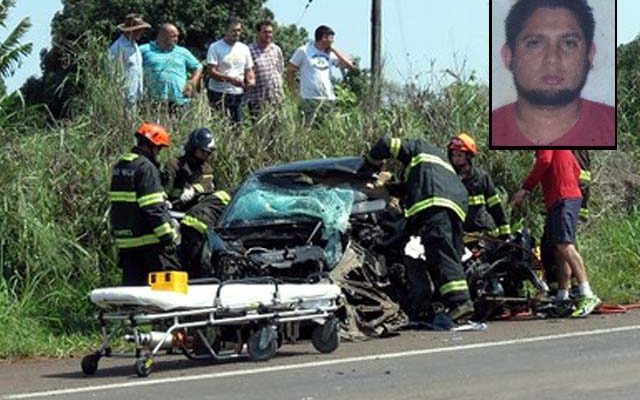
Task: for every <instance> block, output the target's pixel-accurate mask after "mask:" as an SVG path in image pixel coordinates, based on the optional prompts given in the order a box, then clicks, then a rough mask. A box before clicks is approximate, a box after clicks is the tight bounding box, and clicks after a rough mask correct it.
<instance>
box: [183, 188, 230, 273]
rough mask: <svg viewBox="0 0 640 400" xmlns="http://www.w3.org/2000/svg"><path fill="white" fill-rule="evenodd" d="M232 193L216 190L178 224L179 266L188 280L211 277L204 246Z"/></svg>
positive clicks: (207, 253)
mask: <svg viewBox="0 0 640 400" xmlns="http://www.w3.org/2000/svg"><path fill="white" fill-rule="evenodd" d="M231 197H232V193H230V192H227V191H224V190H218V191H216V192H214V193H212V194H210V195H207V196H205V197H204V198H203V199H202V200H200V202H199V203H198V204H196V205H195V206H193V207H191V208H190V209H189V211H187V213H186V215H185V216H184V218H183V219H182V220H181V221H180V234H181V236H182V241H181V244H180V251H179V255H180V262H181V264H182V265H183V267H184V268H185V270H186V271H187V272H188V273H189V277H190V278H202V277H206V276H209V275H210V274H211V272H212V271H211V251H210V250H211V249H210V248H209V247H208V246H205V244H206V243H207V239H209V236H210V235H209V232H210V230H211V229H212V228H213V227H214V226H215V224H216V222H218V218H220V215H222V212H223V211H224V209H225V208H226V206H227V205H228V204H229V202H230V201H231Z"/></svg>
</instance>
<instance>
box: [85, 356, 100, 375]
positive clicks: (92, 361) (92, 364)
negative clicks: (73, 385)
mask: <svg viewBox="0 0 640 400" xmlns="http://www.w3.org/2000/svg"><path fill="white" fill-rule="evenodd" d="M98 361H100V354H99V353H93V354H89V355H86V356H84V357H82V361H81V362H80V368H82V372H84V374H85V375H94V374H95V373H96V371H97V370H98Z"/></svg>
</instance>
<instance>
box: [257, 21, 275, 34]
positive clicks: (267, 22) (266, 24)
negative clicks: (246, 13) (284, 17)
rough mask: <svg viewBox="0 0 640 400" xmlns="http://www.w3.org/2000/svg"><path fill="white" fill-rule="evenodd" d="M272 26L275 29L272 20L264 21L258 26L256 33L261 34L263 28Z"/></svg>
mask: <svg viewBox="0 0 640 400" xmlns="http://www.w3.org/2000/svg"><path fill="white" fill-rule="evenodd" d="M265 26H270V27H272V28H273V21H272V20H270V19H263V20H262V21H260V22H258V23H257V24H256V32H260V31H261V30H262V28H263V27H265Z"/></svg>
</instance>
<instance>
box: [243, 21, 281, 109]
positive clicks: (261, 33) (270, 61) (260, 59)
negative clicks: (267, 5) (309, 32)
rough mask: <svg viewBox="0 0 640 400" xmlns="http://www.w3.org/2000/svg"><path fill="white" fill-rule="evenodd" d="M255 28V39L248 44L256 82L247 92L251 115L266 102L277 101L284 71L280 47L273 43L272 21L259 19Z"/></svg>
mask: <svg viewBox="0 0 640 400" xmlns="http://www.w3.org/2000/svg"><path fill="white" fill-rule="evenodd" d="M256 28H257V31H258V35H257V37H256V41H255V42H253V43H251V44H250V45H249V50H250V51H251V58H253V68H254V73H255V77H256V84H255V86H254V87H253V88H251V89H249V91H248V92H247V103H248V105H249V111H250V112H251V115H252V116H253V117H257V116H258V115H259V114H260V113H261V111H262V110H263V108H264V106H265V105H266V104H269V103H272V104H273V103H278V102H279V101H280V100H281V99H282V97H283V91H282V73H283V72H284V57H283V55H282V49H281V48H280V46H278V45H277V44H275V43H273V29H274V28H273V22H271V21H269V20H263V21H260V22H259V23H258V25H257V27H256Z"/></svg>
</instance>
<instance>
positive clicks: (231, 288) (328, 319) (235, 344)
mask: <svg viewBox="0 0 640 400" xmlns="http://www.w3.org/2000/svg"><path fill="white" fill-rule="evenodd" d="M341 298H342V294H341V291H340V288H339V287H338V286H337V285H335V284H332V283H279V282H277V281H275V280H274V279H271V278H252V279H244V280H238V281H225V282H217V281H216V280H211V279H209V280H200V282H199V283H198V284H193V283H192V282H189V284H188V286H187V285H183V286H180V285H174V286H171V285H169V286H166V287H162V286H161V285H156V287H153V286H136V287H109V288H101V289H95V290H93V291H92V292H91V293H90V299H91V301H92V302H93V303H94V304H95V305H96V306H98V307H99V308H100V312H99V313H98V315H97V319H98V322H99V324H100V329H101V333H102V344H101V345H100V347H99V349H98V350H97V351H96V352H94V353H91V354H89V355H87V356H85V357H84V358H83V359H82V362H81V367H82V371H83V372H84V373H85V374H86V375H93V374H95V373H96V371H97V369H98V362H99V361H100V359H101V358H102V357H135V358H136V361H135V364H134V367H135V372H136V374H137V375H138V376H140V377H146V376H148V375H149V374H150V373H151V370H152V368H153V365H154V360H155V358H156V357H157V356H158V355H159V354H160V353H161V352H162V351H163V350H166V352H167V353H168V354H175V353H182V354H184V355H185V356H186V357H187V358H189V359H193V360H200V359H208V360H214V361H221V360H229V359H233V358H237V357H248V358H249V359H251V360H254V361H266V360H269V359H270V358H271V357H273V356H274V355H275V353H276V352H277V349H278V348H279V347H280V345H281V344H282V343H283V342H284V341H286V342H288V343H295V342H296V341H297V340H298V339H299V337H300V329H301V326H302V327H303V329H304V330H305V332H307V331H310V332H311V341H312V343H313V346H314V347H315V349H316V350H318V351H320V352H322V353H330V352H333V351H335V350H336V349H337V348H338V345H339V335H338V329H339V326H338V319H337V318H336V317H335V315H334V312H335V311H336V310H337V308H338V306H339V302H340V301H341ZM122 334H124V335H123V338H124V341H125V342H127V343H130V345H128V347H133V349H132V350H131V351H124V352H116V351H114V350H113V347H112V343H113V342H114V340H115V338H117V337H120V336H119V335H122Z"/></svg>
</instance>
